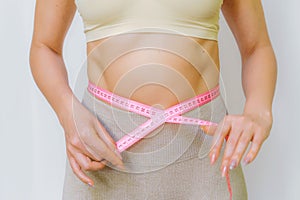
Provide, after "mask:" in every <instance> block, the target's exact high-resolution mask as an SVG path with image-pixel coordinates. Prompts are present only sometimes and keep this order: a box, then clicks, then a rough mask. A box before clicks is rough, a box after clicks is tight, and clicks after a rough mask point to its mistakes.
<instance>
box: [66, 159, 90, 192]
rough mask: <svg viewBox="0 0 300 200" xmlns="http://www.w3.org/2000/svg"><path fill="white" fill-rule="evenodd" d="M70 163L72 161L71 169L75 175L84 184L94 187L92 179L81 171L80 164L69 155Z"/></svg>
mask: <svg viewBox="0 0 300 200" xmlns="http://www.w3.org/2000/svg"><path fill="white" fill-rule="evenodd" d="M69 161H70V165H71V168H72V170H73V172H74V173H75V175H76V176H77V177H78V178H79V179H80V180H81V181H82V182H84V183H86V184H88V185H90V186H93V185H94V182H93V180H92V179H91V178H89V177H88V176H87V175H86V174H85V173H84V172H83V171H81V169H80V166H79V165H78V163H77V162H76V160H75V158H74V157H73V156H71V155H69Z"/></svg>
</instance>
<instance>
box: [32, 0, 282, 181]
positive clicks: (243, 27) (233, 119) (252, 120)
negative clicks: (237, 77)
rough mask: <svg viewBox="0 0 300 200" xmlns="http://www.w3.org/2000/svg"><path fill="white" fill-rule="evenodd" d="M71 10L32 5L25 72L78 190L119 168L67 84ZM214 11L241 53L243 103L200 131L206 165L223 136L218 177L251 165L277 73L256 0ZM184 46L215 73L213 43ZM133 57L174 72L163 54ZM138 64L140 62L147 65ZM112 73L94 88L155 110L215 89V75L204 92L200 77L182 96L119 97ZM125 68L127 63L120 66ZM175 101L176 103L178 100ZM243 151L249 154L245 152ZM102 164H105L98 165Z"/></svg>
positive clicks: (265, 129)
mask: <svg viewBox="0 0 300 200" xmlns="http://www.w3.org/2000/svg"><path fill="white" fill-rule="evenodd" d="M75 10H76V6H75V4H74V1H73V0H64V1H63V0H43V1H40V0H37V2H36V11H35V21H34V34H33V38H32V44H31V50H30V66H31V71H32V74H33V77H34V80H35V82H36V84H37V85H38V87H39V88H40V90H41V92H42V93H43V95H44V96H45V97H46V99H47V100H48V102H49V103H50V105H51V106H52V108H53V109H54V111H55V112H56V114H57V117H58V119H59V122H60V124H61V125H62V127H63V128H64V131H65V138H66V151H67V156H68V159H69V161H70V165H71V167H72V169H73V171H74V173H75V174H76V175H77V176H78V178H79V179H80V180H81V181H83V182H84V183H87V184H89V185H93V184H94V181H93V180H92V179H91V178H90V177H88V176H87V175H86V174H85V172H84V171H86V170H90V171H96V170H101V169H103V167H105V164H106V162H107V161H109V162H111V163H112V164H113V165H116V166H120V168H122V164H123V163H122V160H121V157H120V156H119V155H118V153H116V152H115V150H116V147H115V141H113V139H112V138H111V137H110V135H109V134H108V133H107V131H106V130H105V129H104V128H103V126H102V125H101V124H100V123H99V121H98V120H97V118H96V117H95V116H93V115H92V114H91V113H90V112H89V111H88V110H87V109H86V108H85V107H84V106H83V105H81V103H80V101H79V100H78V99H76V97H75V96H74V95H73V92H72V90H71V88H70V87H69V84H68V76H67V71H66V68H65V64H64V61H63V57H62V52H63V49H62V48H63V42H64V38H65V35H66V33H67V31H68V28H69V26H70V24H71V22H72V19H73V16H74V14H75ZM222 11H223V14H224V16H225V18H226V20H227V22H228V24H229V27H230V28H231V30H232V32H233V34H234V36H235V38H236V41H237V44H238V46H239V49H240V52H241V58H242V84H243V89H244V93H245V96H246V103H245V107H244V111H243V113H242V114H240V115H228V116H226V117H225V118H224V120H222V121H221V122H220V123H219V125H218V126H217V127H202V128H203V129H204V130H205V131H206V132H207V133H208V134H211V135H214V138H215V140H214V145H213V149H212V151H211V153H210V158H211V162H212V164H213V163H214V162H215V161H216V159H218V157H220V155H219V154H220V148H221V145H222V141H223V140H224V138H225V137H226V136H227V135H229V138H228V142H227V143H226V147H225V153H224V155H223V158H222V159H223V160H222V165H221V169H220V170H221V171H222V174H223V175H225V174H226V173H227V171H228V169H229V167H230V166H231V168H234V167H236V166H237V165H238V164H239V163H240V161H241V160H242V158H243V156H244V154H245V157H244V158H243V160H244V162H246V163H250V162H252V161H253V160H254V159H255V157H256V156H257V154H258V152H259V149H260V148H261V146H262V144H263V142H264V141H265V139H266V138H267V137H268V136H269V133H270V130H271V127H272V101H273V96H274V90H275V84H276V77H277V66H276V59H275V55H274V52H273V49H272V46H271V43H270V40H269V37H268V33H267V29H266V25H265V19H264V15H263V10H262V6H261V3H260V1H259V0H254V1H253V0H244V1H238V0H224V3H223V7H222ZM62 19H64V20H62ZM249 30H251V31H249ZM192 39H195V40H197V42H198V43H199V44H201V45H202V46H203V47H204V48H205V49H206V51H207V52H208V53H209V55H210V56H211V58H212V59H213V61H214V62H215V63H216V66H219V58H218V44H217V42H215V41H211V40H204V39H196V38H192ZM100 43H101V40H99V41H94V42H90V43H88V44H87V50H88V53H90V52H91V51H92V49H94V48H95V46H97V45H99V44H100ZM139 53H140V54H144V55H145V57H146V58H147V57H151V58H152V59H157V60H160V61H162V62H165V63H166V64H168V63H169V66H174V69H176V70H177V71H180V67H179V66H176V65H172V63H171V62H172V60H173V58H171V57H170V59H167V57H168V56H170V55H164V56H161V57H157V56H155V55H156V53H155V52H153V51H152V52H151V51H144V52H143V51H141V52H139ZM124 59H126V58H124ZM127 59H129V57H128V58H127ZM162 59H163V60H162ZM129 60H130V59H129ZM123 61H124V60H123ZM142 61H144V62H148V61H149V60H142ZM181 64H182V65H184V66H185V67H186V68H185V69H186V70H185V71H180V72H181V73H182V76H184V77H189V76H188V74H189V73H191V70H193V68H192V67H191V66H189V64H187V63H181ZM182 65H181V66H182ZM117 66H118V65H117V64H115V66H112V67H111V70H112V73H107V74H106V80H105V81H104V82H102V83H105V84H102V85H101V84H100V82H99V84H98V85H101V86H102V87H106V88H110V89H111V90H114V91H116V92H120V93H122V92H123V93H122V94H123V95H124V96H127V97H130V98H132V99H135V100H137V101H140V102H143V103H146V104H149V105H151V104H155V103H158V104H161V105H163V106H164V107H169V106H170V105H173V104H175V103H178V101H180V100H181V99H184V98H188V97H190V96H192V93H197V94H199V93H202V92H204V91H206V90H207V89H209V88H210V87H213V85H216V84H217V81H215V80H218V74H216V75H215V76H214V77H211V80H213V81H211V82H210V84H209V86H207V85H206V84H205V82H206V80H203V79H202V78H201V77H202V76H205V74H201V76H200V75H199V76H198V77H196V78H191V79H188V82H189V83H190V84H191V87H192V88H193V92H192V93H188V94H185V93H180V92H179V93H178V94H175V93H172V92H170V91H172V89H174V88H163V87H161V88H155V87H154V86H153V85H152V86H151V85H148V86H145V87H141V88H139V89H137V90H136V91H135V92H133V91H130V92H128V93H126V92H124V91H122V90H118V89H117V84H116V83H117V82H118V81H111V80H113V78H114V76H111V75H113V74H114V73H115V72H118V70H117V69H118V68H117ZM130 66H131V65H130V62H129V65H128V67H130ZM217 68H219V67H217ZM89 70H90V73H89V79H90V80H91V81H92V82H97V81H96V80H97V76H96V78H94V79H93V77H92V76H91V74H95V72H94V73H93V71H94V70H96V71H97V69H96V68H92V69H89ZM128 70H129V71H130V70H131V71H134V69H133V70H132V69H129V68H128ZM150 76H151V74H150ZM109 77H112V78H109ZM98 78H99V77H98ZM109 81H111V82H109ZM206 86H207V87H206ZM154 91H155V93H156V94H160V95H156V96H161V98H154V99H153V98H149V96H153V93H152V92H154ZM147 95H149V96H147ZM177 96H180V97H181V98H179V99H178V98H176V97H177ZM147 97H148V98H147ZM166 99H167V100H166ZM148 100H149V101H148ZM248 145H251V147H250V150H249V152H247V153H246V148H247V147H248ZM102 158H104V159H105V160H106V161H102V162H99V161H100V160H101V159H102Z"/></svg>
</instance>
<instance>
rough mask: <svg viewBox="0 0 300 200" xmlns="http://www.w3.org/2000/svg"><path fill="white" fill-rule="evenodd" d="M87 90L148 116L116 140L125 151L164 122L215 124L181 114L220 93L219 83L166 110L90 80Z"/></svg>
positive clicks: (230, 191) (229, 186) (117, 105)
mask: <svg viewBox="0 0 300 200" xmlns="http://www.w3.org/2000/svg"><path fill="white" fill-rule="evenodd" d="M88 91H89V92H90V93H92V94H93V95H94V96H95V97H97V98H98V99H101V100H103V101H106V102H108V103H110V104H111V105H113V106H115V107H118V108H121V109H125V110H128V111H130V112H134V113H137V114H140V115H142V116H145V117H148V118H149V120H147V121H146V122H145V123H143V124H141V125H140V126H139V127H137V128H136V129H134V130H133V131H132V132H131V133H128V134H126V135H125V136H123V137H122V138H121V139H120V140H118V141H117V142H116V144H117V149H118V150H119V152H122V151H125V150H126V149H128V148H129V147H130V146H132V145H133V144H135V143H136V142H138V141H139V140H140V139H142V138H143V137H145V136H146V135H148V134H149V133H151V132H152V131H154V130H155V129H156V128H158V127H159V126H161V125H162V124H164V123H178V124H190V125H215V126H217V124H216V123H213V122H210V121H205V120H201V119H196V118H190V117H185V116H181V115H182V114H184V113H186V112H188V111H191V110H193V109H195V108H197V107H199V106H202V105H204V104H206V103H208V102H210V101H212V100H213V99H215V98H216V97H218V96H219V94H220V90H219V85H217V86H216V87H215V88H213V89H212V90H209V91H207V92H206V93H204V94H200V95H197V96H195V97H193V98H190V99H187V100H185V101H182V102H180V103H179V104H176V105H174V106H172V107H169V108H168V109H166V110H161V109H158V108H154V107H151V106H149V105H146V104H142V103H139V102H137V101H134V100H131V99H128V98H125V97H121V96H119V95H116V94H114V93H112V92H110V91H107V90H105V89H102V88H99V87H97V86H96V85H94V84H93V83H92V82H90V81H89V83H88ZM226 180H227V185H228V190H229V193H230V199H232V190H231V185H230V180H229V174H228V173H227V175H226Z"/></svg>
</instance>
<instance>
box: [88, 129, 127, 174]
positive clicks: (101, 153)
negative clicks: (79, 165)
mask: <svg viewBox="0 0 300 200" xmlns="http://www.w3.org/2000/svg"><path fill="white" fill-rule="evenodd" d="M85 139H86V140H85V141H86V142H85V143H86V145H87V149H88V150H90V153H92V154H93V155H94V156H95V157H96V158H97V159H98V160H101V159H102V158H104V159H105V160H107V161H109V162H110V163H112V164H113V165H115V166H118V167H119V168H121V169H124V164H123V162H122V160H121V159H120V158H119V157H118V156H117V155H116V154H115V153H114V152H113V151H112V150H111V149H110V148H109V147H108V145H107V144H106V143H105V142H104V141H103V140H101V139H100V137H99V136H98V134H96V133H94V134H89V135H88V138H85Z"/></svg>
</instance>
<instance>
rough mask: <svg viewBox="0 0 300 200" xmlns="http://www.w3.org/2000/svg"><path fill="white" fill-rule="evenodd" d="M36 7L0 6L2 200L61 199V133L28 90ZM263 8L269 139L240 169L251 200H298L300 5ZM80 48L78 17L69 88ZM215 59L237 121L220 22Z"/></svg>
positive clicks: (232, 56) (233, 77)
mask: <svg viewBox="0 0 300 200" xmlns="http://www.w3.org/2000/svg"><path fill="white" fill-rule="evenodd" d="M34 4H35V1H33V0H27V1H20V0H10V1H4V0H1V3H0V15H1V16H0V58H1V59H0V81H1V84H0V91H1V94H0V95H1V97H0V102H1V103H0V134H1V135H0V136H1V137H0V162H1V164H0V199H1V200H2V199H3V200H20V199H22V200H27V199H28V200H29V199H30V200H40V199H43V200H56V199H57V200H58V199H61V193H62V186H63V179H64V166H65V158H66V154H65V147H64V136H63V134H64V133H63V130H62V128H61V127H60V125H59V122H58V120H57V118H56V116H55V113H54V112H53V111H52V109H51V107H50V106H49V104H48V103H47V102H46V99H45V98H44V97H43V96H42V94H41V93H40V91H39V90H38V89H37V87H36V85H35V84H34V82H33V78H32V76H31V73H30V69H29V62H28V60H29V59H28V57H29V46H30V40H31V35H32V27H33V13H34ZM263 5H264V8H265V15H266V20H267V23H268V28H269V33H270V37H271V40H272V43H273V47H274V50H275V52H276V55H277V60H278V82H277V91H276V95H275V99H274V126H273V128H272V132H271V136H270V137H269V139H268V140H267V141H266V143H264V145H263V148H262V149H261V152H260V154H259V156H258V157H257V159H256V160H255V161H254V162H253V163H252V164H250V165H249V166H246V167H245V168H244V170H245V175H246V181H247V186H248V192H249V199H250V200H261V199H273V200H283V199H287V200H298V199H300V190H299V185H300V172H299V169H300V155H299V153H300V145H299V141H300V133H299V127H298V125H299V115H298V114H299V113H300V109H299V105H298V104H297V102H298V103H299V102H300V95H299V86H300V78H299V73H300V68H299V63H300V54H299V53H300V39H299V35H300V23H299V20H300V12H299V7H300V1H297V0H290V1H281V0H272V1H271V0H264V1H263ZM249 31H251V30H249ZM84 42H85V41H84V35H83V30H82V22H81V19H80V18H79V15H78V14H77V15H76V17H75V19H74V22H73V24H72V26H71V29H70V31H69V33H68V36H67V38H66V43H65V51H64V58H65V63H66V65H67V68H68V72H69V78H70V83H71V85H72V86H73V84H74V82H75V79H76V74H77V73H78V70H79V69H80V66H81V64H82V62H83V60H84V58H85V46H84V45H85V44H84ZM220 51H221V52H220V56H221V64H222V77H223V79H224V81H225V87H226V94H227V95H226V101H227V104H228V107H229V111H230V113H240V112H241V111H242V108H243V103H244V97H243V92H242V88H241V78H240V72H241V65H240V57H239V52H238V50H237V46H236V44H235V42H234V39H233V37H232V34H231V32H230V30H229V29H228V27H227V25H226V23H225V22H224V20H223V18H222V19H221V31H220ZM297 113H298V114H297Z"/></svg>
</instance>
